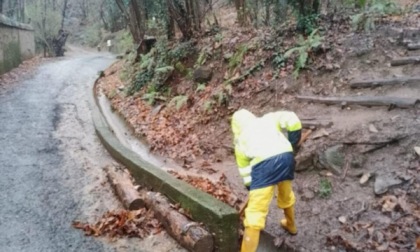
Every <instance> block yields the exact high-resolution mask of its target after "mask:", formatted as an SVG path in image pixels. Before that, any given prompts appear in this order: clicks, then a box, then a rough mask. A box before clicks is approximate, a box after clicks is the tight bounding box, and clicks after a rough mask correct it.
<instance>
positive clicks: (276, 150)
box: [232, 109, 302, 186]
mask: <svg viewBox="0 0 420 252" xmlns="http://www.w3.org/2000/svg"><path fill="white" fill-rule="evenodd" d="M301 128H302V125H301V123H300V120H299V118H298V117H297V116H296V114H295V113H293V112H289V111H279V112H273V113H269V114H266V115H264V116H263V117H259V118H258V117H255V116H254V115H253V114H252V113H251V112H249V111H247V110H245V109H241V110H239V111H237V112H235V113H234V114H233V117H232V131H233V135H234V144H235V157H236V162H237V164H238V166H239V173H240V174H241V176H242V178H243V179H244V183H245V185H247V186H248V185H250V184H251V172H252V167H253V166H254V165H256V164H258V163H260V162H261V161H263V160H265V159H267V158H270V157H273V156H275V155H278V154H281V153H285V152H293V147H292V145H291V144H290V142H289V140H288V139H287V138H286V137H285V136H284V135H283V133H282V130H287V131H296V130H300V129H301Z"/></svg>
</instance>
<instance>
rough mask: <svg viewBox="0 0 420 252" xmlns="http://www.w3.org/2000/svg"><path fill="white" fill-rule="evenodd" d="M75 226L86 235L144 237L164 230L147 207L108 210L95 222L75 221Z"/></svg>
mask: <svg viewBox="0 0 420 252" xmlns="http://www.w3.org/2000/svg"><path fill="white" fill-rule="evenodd" d="M73 227H74V228H77V229H82V230H83V231H84V232H85V235H86V236H95V237H97V236H108V237H111V238H116V237H121V236H128V237H138V238H144V237H147V236H149V235H153V234H158V233H160V232H161V231H162V225H161V223H160V222H159V221H158V220H157V219H156V218H155V217H154V214H153V212H152V211H150V210H147V209H145V208H142V209H139V210H135V211H127V210H120V211H110V212H106V213H105V214H104V215H103V216H102V217H101V219H100V220H99V221H98V222H96V223H95V224H88V223H82V222H79V221H74V222H73Z"/></svg>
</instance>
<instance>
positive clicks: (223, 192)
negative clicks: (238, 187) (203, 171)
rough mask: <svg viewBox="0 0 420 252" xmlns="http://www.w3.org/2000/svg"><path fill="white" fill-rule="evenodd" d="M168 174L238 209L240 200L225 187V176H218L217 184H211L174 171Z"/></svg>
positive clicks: (202, 179) (205, 180)
mask: <svg viewBox="0 0 420 252" xmlns="http://www.w3.org/2000/svg"><path fill="white" fill-rule="evenodd" d="M169 173H170V174H172V175H174V176H175V177H176V178H177V179H180V180H183V181H185V182H187V183H188V184H190V185H192V186H194V187H195V188H197V189H199V190H201V191H203V192H206V193H208V194H210V195H213V197H215V198H216V199H218V200H220V201H222V202H224V203H226V204H228V205H230V206H232V207H235V208H237V207H239V203H240V200H239V199H238V197H237V196H236V195H235V194H234V193H233V192H232V190H231V189H230V188H229V187H228V186H226V185H225V181H226V176H225V175H222V176H220V179H219V180H218V182H217V183H213V182H211V181H210V180H209V179H207V178H203V177H195V176H190V175H181V174H179V173H177V172H175V171H169Z"/></svg>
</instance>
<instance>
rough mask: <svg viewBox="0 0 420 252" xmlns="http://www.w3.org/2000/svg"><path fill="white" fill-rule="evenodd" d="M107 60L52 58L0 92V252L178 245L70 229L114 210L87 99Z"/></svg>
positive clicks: (102, 57)
mask: <svg viewBox="0 0 420 252" xmlns="http://www.w3.org/2000/svg"><path fill="white" fill-rule="evenodd" d="M114 60H115V57H113V56H112V55H110V54H96V53H82V54H80V53H79V54H78V55H76V56H74V55H72V56H67V57H65V58H61V59H56V60H52V61H50V62H47V63H43V64H42V65H41V66H39V67H38V69H37V70H36V71H35V73H34V74H33V75H32V76H30V77H27V78H26V80H23V81H21V82H19V83H16V84H13V85H12V86H10V87H7V88H6V89H5V90H2V91H0V192H1V193H0V251H1V252H9V251H10V252H12V251H13V252H16V251H31V252H36V251H178V250H179V249H180V248H179V246H178V245H177V244H176V243H174V242H173V241H172V240H171V239H168V237H166V236H157V237H154V238H151V239H146V240H144V241H140V240H138V239H137V240H135V241H133V240H131V241H130V240H129V239H121V240H119V241H117V242H113V243H110V242H108V241H107V240H106V239H105V238H99V239H98V238H95V239H94V238H90V237H85V236H84V235H83V232H81V231H80V230H75V229H73V228H72V227H71V223H72V221H73V220H82V221H93V220H95V219H97V217H98V216H100V214H101V213H103V212H104V211H106V210H109V209H115V208H119V207H120V204H119V202H118V201H117V200H116V198H115V196H114V195H113V193H112V191H111V189H110V188H109V186H108V185H107V184H106V182H105V181H106V180H105V177H104V174H103V171H102V168H103V167H104V166H105V165H106V164H109V163H111V162H113V161H112V159H111V158H110V157H109V156H108V154H107V153H106V152H105V151H104V149H103V148H102V146H101V144H100V143H99V141H98V139H97V138H96V136H95V134H94V129H93V126H92V122H91V114H90V103H89V101H90V95H91V87H92V85H93V82H94V80H95V78H96V75H97V73H98V71H99V70H104V69H105V68H106V67H107V66H109V65H110V64H111V63H112V62H113V61H114ZM139 248H142V249H139Z"/></svg>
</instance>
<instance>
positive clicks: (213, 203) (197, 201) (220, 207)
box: [91, 81, 285, 252]
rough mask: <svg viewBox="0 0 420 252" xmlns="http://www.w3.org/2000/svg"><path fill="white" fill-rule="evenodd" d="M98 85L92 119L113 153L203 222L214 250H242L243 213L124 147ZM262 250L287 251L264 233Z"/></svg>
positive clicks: (142, 181) (135, 175) (144, 182)
mask: <svg viewBox="0 0 420 252" xmlns="http://www.w3.org/2000/svg"><path fill="white" fill-rule="evenodd" d="M96 84H97V81H95V84H94V87H93V96H92V99H91V103H92V119H93V123H94V127H95V131H96V134H97V135H98V137H99V139H100V140H101V142H102V144H103V145H104V147H105V148H106V149H107V150H108V152H109V153H110V154H111V156H112V157H113V158H114V159H115V160H117V161H118V162H120V163H121V164H123V165H125V166H126V167H127V168H128V169H129V170H130V172H131V174H132V176H133V178H134V179H135V180H136V182H137V183H138V184H139V185H142V186H144V187H146V188H148V189H150V190H152V191H155V192H160V193H162V194H163V195H165V196H166V197H167V198H168V199H169V200H170V201H172V202H176V203H179V204H180V206H181V207H182V208H183V209H185V210H186V211H187V212H189V213H190V214H191V217H192V218H193V219H194V220H195V221H197V222H201V223H203V224H204V225H205V226H206V227H207V229H208V230H209V231H210V232H211V233H212V234H213V236H214V245H215V247H214V251H227V252H228V251H229V252H231V251H238V250H239V248H238V245H239V233H238V226H239V213H238V212H237V211H236V210H235V209H234V208H232V207H230V206H228V205H226V204H225V203H223V202H221V201H219V200H217V199H216V198H214V197H213V196H211V195H209V194H207V193H205V192H202V191H200V190H198V189H196V188H194V187H193V186H191V185H189V184H187V183H185V182H184V181H181V180H178V179H176V178H174V177H173V176H172V175H170V174H169V173H167V172H165V171H164V170H162V169H161V168H159V167H157V166H156V165H155V164H152V163H151V162H149V161H148V160H145V158H144V157H142V156H141V155H139V154H138V153H136V152H134V151H132V150H131V149H129V148H127V147H126V146H124V145H123V144H122V143H121V142H120V140H119V139H118V138H117V137H116V135H115V134H114V131H113V130H112V129H111V128H110V126H109V124H108V122H107V120H106V119H105V117H104V115H103V110H105V109H106V108H102V107H101V103H100V102H99V101H98V98H97V96H96V92H95V89H96ZM147 155H149V154H147ZM153 163H154V162H153ZM258 251H285V250H280V249H279V248H276V247H275V246H274V243H273V237H272V236H271V235H270V234H268V233H265V232H262V233H261V239H260V245H259V248H258Z"/></svg>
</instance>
